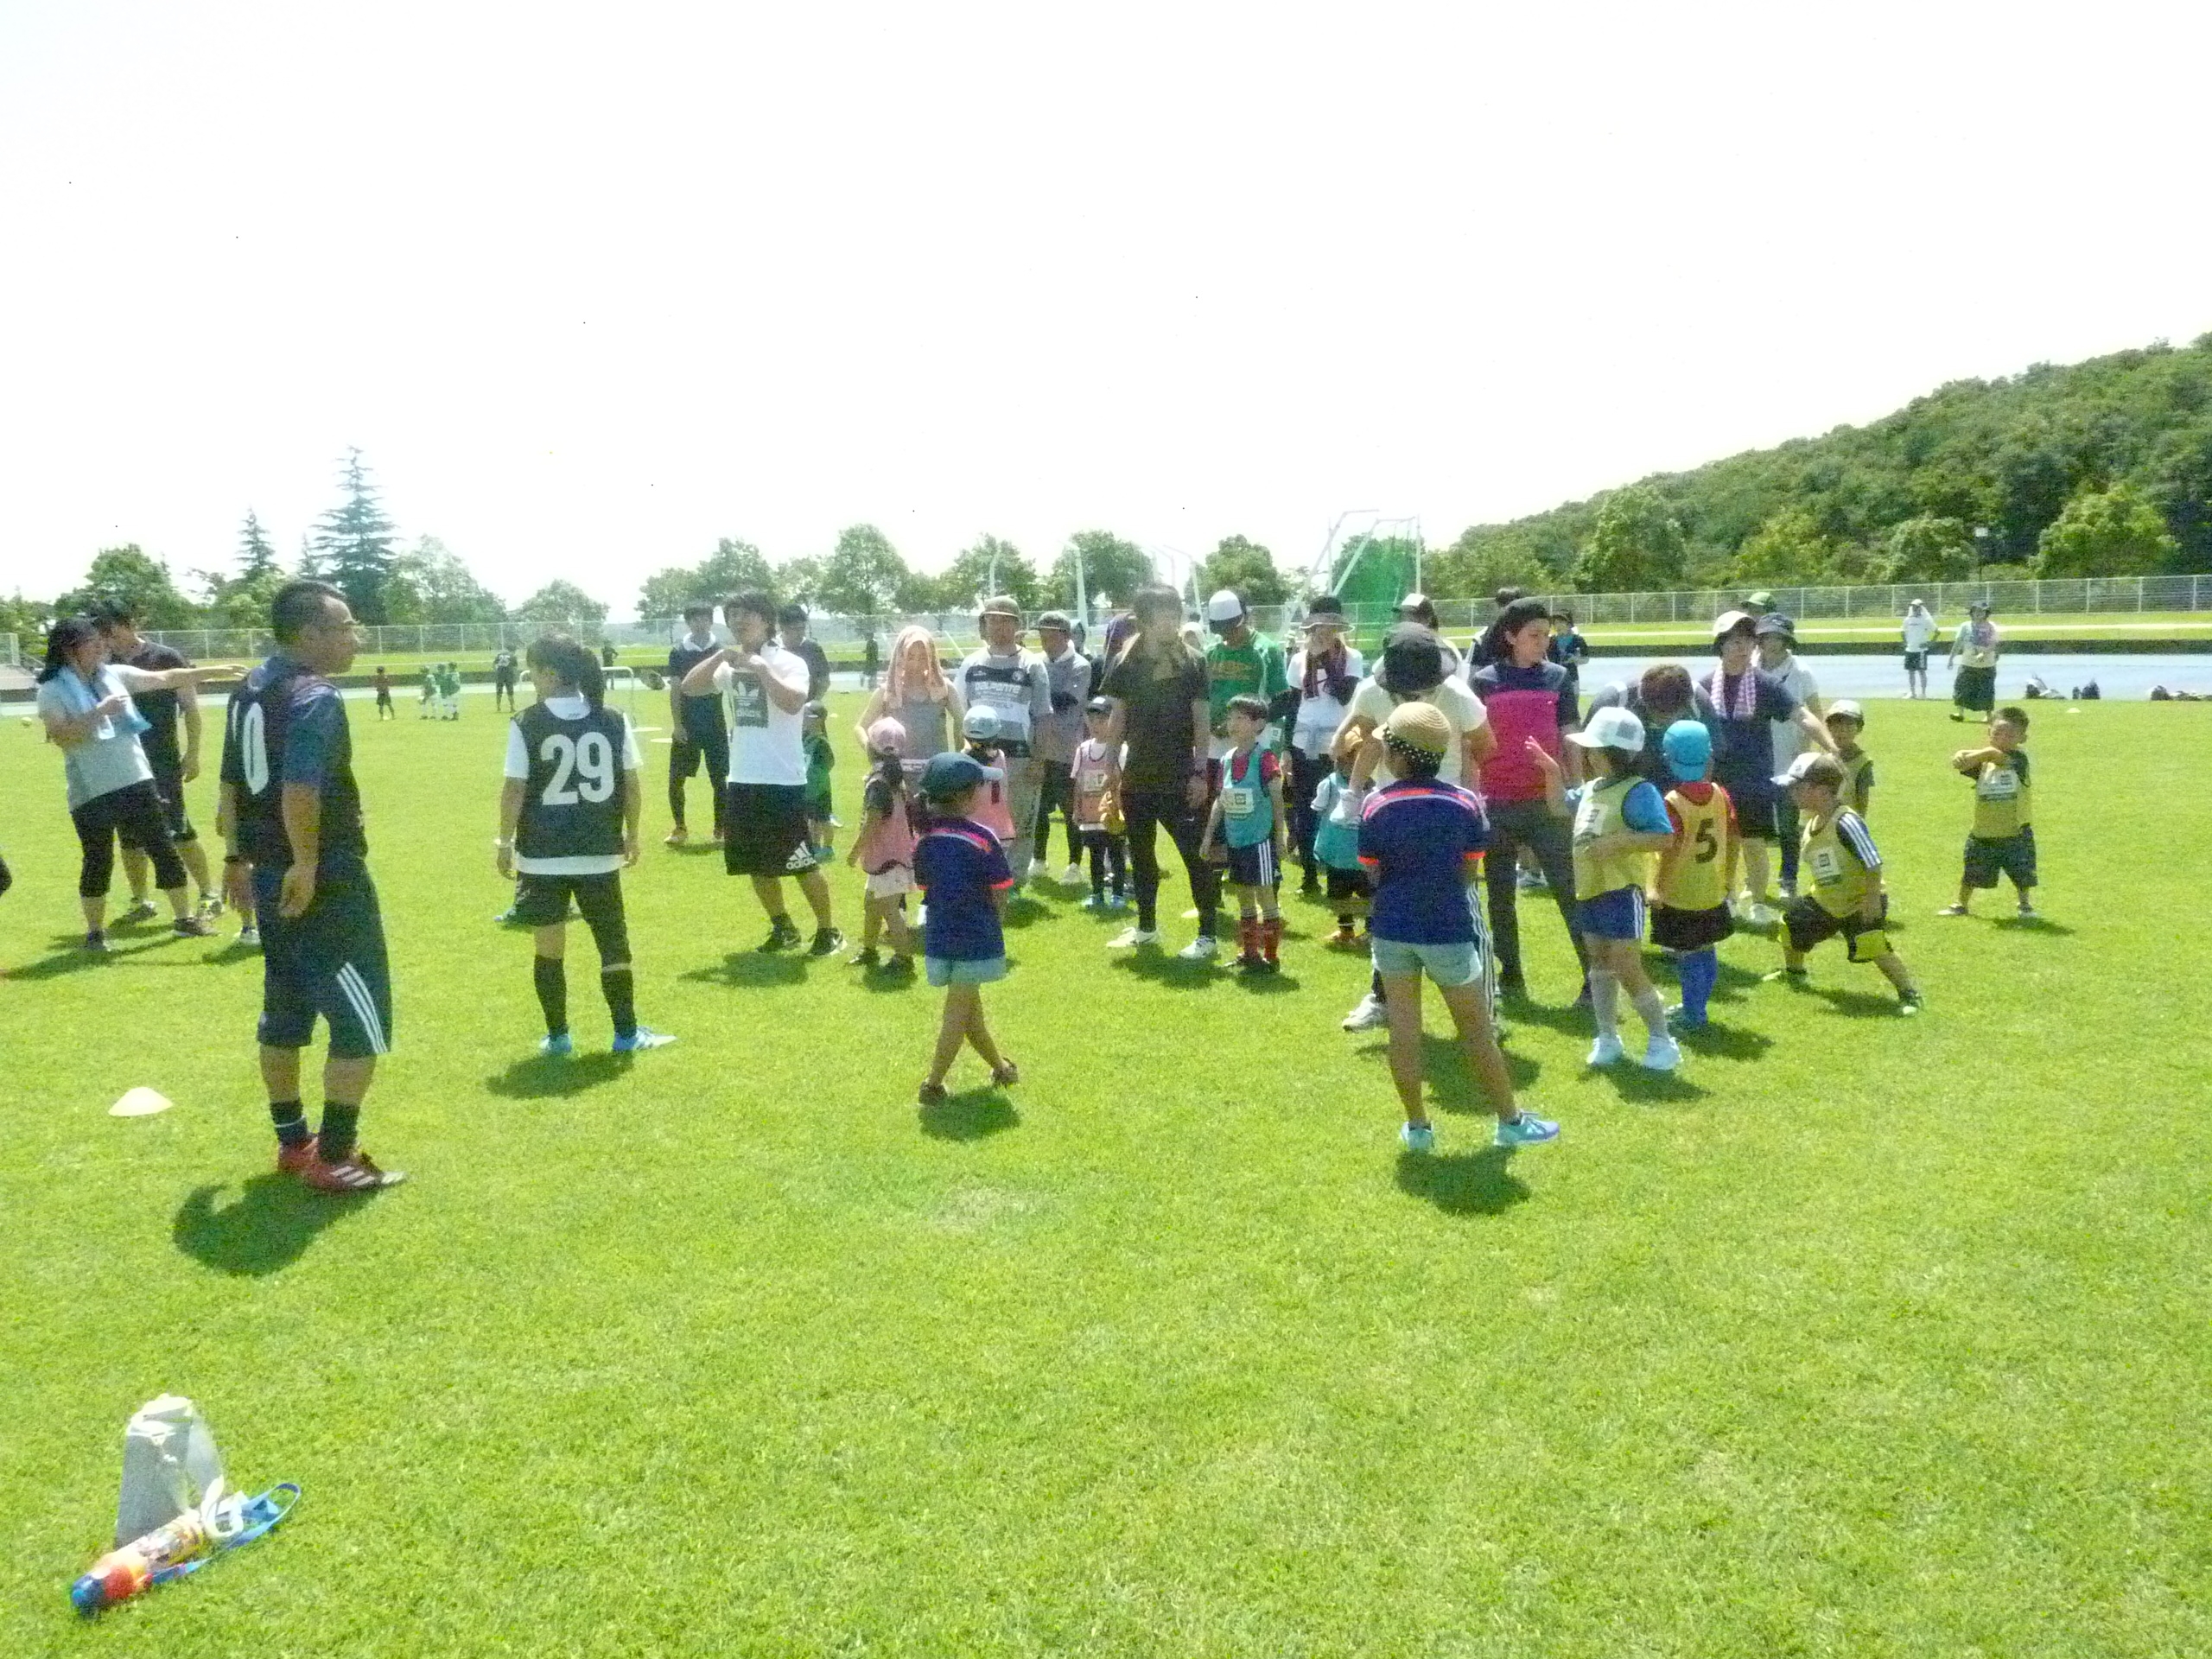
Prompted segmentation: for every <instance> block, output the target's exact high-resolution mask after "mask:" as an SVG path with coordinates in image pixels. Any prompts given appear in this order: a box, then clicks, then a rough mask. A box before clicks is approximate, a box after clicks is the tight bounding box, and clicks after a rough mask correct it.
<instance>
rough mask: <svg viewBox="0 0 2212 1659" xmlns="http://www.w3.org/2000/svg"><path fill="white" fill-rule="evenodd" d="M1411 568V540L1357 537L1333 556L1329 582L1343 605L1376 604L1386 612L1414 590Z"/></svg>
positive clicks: (1413, 558)
mask: <svg viewBox="0 0 2212 1659" xmlns="http://www.w3.org/2000/svg"><path fill="white" fill-rule="evenodd" d="M1415 568H1416V561H1415V556H1414V543H1412V542H1410V541H1403V540H1399V539H1396V538H1392V539H1389V540H1380V541H1370V540H1369V539H1368V538H1367V537H1354V538H1353V539H1352V540H1351V541H1349V542H1347V543H1344V550H1342V551H1341V552H1339V553H1338V555H1337V559H1336V568H1335V569H1333V570H1332V572H1331V576H1332V584H1331V585H1332V588H1333V589H1334V591H1335V593H1336V595H1337V597H1338V598H1339V599H1341V600H1342V601H1344V604H1345V606H1346V607H1354V606H1379V607H1382V608H1383V610H1385V611H1389V610H1393V609H1395V608H1396V606H1397V603H1398V601H1400V600H1402V599H1403V598H1404V597H1405V596H1406V595H1407V594H1410V593H1411V592H1413V591H1414V569H1415ZM1356 614H1357V613H1356Z"/></svg>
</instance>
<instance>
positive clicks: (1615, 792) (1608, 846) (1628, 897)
mask: <svg viewBox="0 0 2212 1659" xmlns="http://www.w3.org/2000/svg"><path fill="white" fill-rule="evenodd" d="M1567 741H1568V742H1570V743H1573V744H1574V745H1575V746H1576V747H1578V748H1580V749H1582V750H1583V751H1585V756H1584V758H1585V760H1586V761H1587V763H1588V765H1589V769H1590V772H1591V779H1590V781H1589V782H1588V783H1586V784H1584V785H1581V787H1580V788H1578V789H1573V790H1570V789H1568V788H1567V779H1566V777H1565V775H1564V774H1563V773H1561V772H1560V765H1559V762H1558V761H1556V760H1553V759H1552V757H1551V756H1550V755H1549V754H1548V753H1545V751H1544V749H1543V747H1542V746H1541V744H1539V743H1537V741H1535V739H1534V738H1530V739H1529V741H1528V748H1529V756H1530V758H1531V759H1532V760H1535V762H1536V764H1537V766H1539V767H1540V768H1541V771H1542V772H1543V774H1544V797H1545V798H1546V799H1547V800H1548V801H1549V802H1550V804H1551V808H1552V810H1553V811H1554V812H1557V813H1560V814H1561V815H1563V816H1564V815H1572V816H1573V820H1574V899H1575V909H1574V925H1575V931H1577V932H1579V933H1580V934H1581V935H1582V938H1583V941H1584V943H1585V944H1587V945H1588V946H1589V948H1590V1008H1591V1012H1592V1014H1595V1015H1596V1017H1597V1021H1598V1040H1597V1041H1596V1042H1594V1043H1593V1044H1592V1045H1591V1047H1590V1058H1589V1064H1590V1065H1611V1064H1612V1063H1613V1062H1614V1061H1615V1060H1618V1059H1619V1058H1621V1056H1622V1055H1623V1053H1624V1052H1625V1051H1624V1049H1623V1048H1622V1046H1621V1037H1620V1026H1619V1023H1618V1020H1619V1011H1618V996H1619V993H1620V991H1621V990H1622V989H1623V988H1626V989H1627V991H1628V994H1629V1001H1630V1002H1631V1003H1632V1004H1634V1006H1635V1008H1636V1011H1637V1014H1639V1015H1641V1016H1642V1017H1643V1025H1644V1029H1645V1031H1646V1032H1647V1033H1649V1042H1648V1043H1647V1044H1646V1045H1645V1046H1644V1051H1643V1065H1645V1066H1646V1067H1648V1068H1649V1069H1650V1070H1651V1071H1673V1070H1674V1069H1675V1067H1676V1066H1678V1065H1681V1063H1682V1051H1681V1046H1679V1045H1678V1044H1677V1043H1676V1042H1675V1039H1674V1038H1673V1037H1672V1036H1670V1035H1669V1033H1668V1031H1667V1005H1666V1003H1665V1002H1664V1001H1662V1000H1661V999H1660V995H1659V992H1658V988H1656V986H1654V985H1653V984H1652V982H1651V976H1649V974H1647V973H1645V972H1644V971H1643V889H1644V884H1645V883H1646V882H1647V881H1648V880H1649V878H1650V874H1651V855H1653V854H1655V853H1660V852H1663V851H1665V850H1666V849H1668V848H1669V847H1670V846H1672V845H1673V844H1674V839H1675V832H1674V824H1673V823H1672V822H1671V821H1670V820H1669V818H1668V817H1667V804H1666V802H1665V801H1663V800H1662V799H1661V798H1660V795H1659V791H1658V790H1657V788H1656V786H1654V785H1652V784H1651V783H1650V782H1649V780H1648V779H1645V778H1644V777H1643V775H1642V774H1641V773H1639V772H1637V769H1636V757H1637V755H1639V754H1641V753H1643V721H1640V720H1638V719H1637V717H1636V716H1635V715H1631V714H1630V713H1629V711H1628V710H1627V709H1599V710H1598V711H1597V712H1596V713H1594V714H1592V715H1591V716H1590V719H1589V721H1588V722H1587V723H1586V725H1585V726H1584V727H1583V728H1582V729H1581V730H1580V731H1579V732H1573V733H1571V734H1568V737H1567Z"/></svg>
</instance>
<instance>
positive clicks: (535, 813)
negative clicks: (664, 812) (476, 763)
mask: <svg viewBox="0 0 2212 1659" xmlns="http://www.w3.org/2000/svg"><path fill="white" fill-rule="evenodd" d="M530 677H531V684H532V685H533V686H534V687H535V688H536V690H537V702H533V703H531V706H530V707H529V708H528V709H524V711H523V712H522V713H520V714H518V715H516V716H515V717H514V718H513V720H512V721H511V722H510V723H509V725H508V727H507V759H506V766H505V776H506V781H505V784H504V785H502V786H501V788H500V791H499V839H498V841H497V842H496V843H495V845H496V853H495V858H494V862H495V863H496V864H497V866H498V868H499V874H501V875H503V876H507V877H511V878H515V879H516V880H517V886H516V889H515V905H514V919H515V920H516V921H517V922H518V923H519V924H520V925H523V926H525V927H528V928H530V929H531V930H532V932H533V936H534V943H535V950H534V953H533V955H532V957H531V982H532V983H533V984H534V985H535V986H536V988H537V1006H538V1007H539V1009H540V1011H541V1012H543V1014H544V1016H545V1040H544V1041H543V1043H541V1044H539V1045H538V1052H540V1053H541V1054H544V1055H546V1056H548V1057H549V1058H558V1059H565V1058H568V1057H569V1055H572V1054H574V1053H575V1039H574V1038H573V1037H572V1036H571V1035H570V1034H569V969H568V960H567V958H568V948H569V943H568V942H569V905H570V903H571V902H573V903H574V904H575V907H576V910H577V911H578V912H579V913H580V914H582V917H583V918H584V925H585V926H587V927H588V928H590V929H591V937H592V943H593V944H594V945H596V946H597V947H598V950H599V988H600V993H601V995H603V996H605V997H606V999H607V1014H608V1015H609V1016H610V1017H611V1018H612V1020H613V1025H614V1052H616V1053H617V1054H635V1053H639V1052H643V1051H645V1050H646V1049H652V1048H660V1047H663V1046H665V1045H667V1044H669V1043H672V1042H674V1041H675V1040H676V1039H674V1038H673V1037H671V1036H670V1035H669V1034H668V1033H665V1032H659V1031H654V1030H653V1029H652V1028H651V1027H646V1026H641V1025H639V1023H638V1009H637V976H636V974H635V972H634V971H633V970H632V967H631V963H630V925H629V920H628V918H627V917H626V914H625V912H624V910H623V905H622V872H623V871H624V870H625V869H627V868H632V867H634V866H635V865H636V863H637V861H638V820H639V813H640V811H641V810H642V807H643V804H644V798H645V791H644V789H643V787H642V786H641V785H639V772H640V771H641V770H642V769H643V767H644V765H645V761H644V759H643V757H642V756H640V755H639V753H638V734H636V733H635V732H634V731H632V729H631V728H630V719H629V716H628V715H625V714H622V713H620V711H619V710H616V709H609V708H608V707H607V681H606V671H605V670H603V669H601V667H600V665H599V664H598V663H597V662H596V661H594V659H593V657H592V654H591V652H589V651H588V649H586V648H585V647H584V646H582V645H578V644H577V643H576V642H575V640H573V639H561V638H556V637H548V638H545V639H539V640H537V641H536V642H534V643H533V644H532V645H531V648H530Z"/></svg>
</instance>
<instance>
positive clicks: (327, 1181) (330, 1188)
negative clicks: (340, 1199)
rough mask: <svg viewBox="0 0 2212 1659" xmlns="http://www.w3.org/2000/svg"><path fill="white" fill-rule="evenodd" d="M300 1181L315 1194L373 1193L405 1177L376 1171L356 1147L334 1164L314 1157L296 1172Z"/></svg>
mask: <svg viewBox="0 0 2212 1659" xmlns="http://www.w3.org/2000/svg"><path fill="white" fill-rule="evenodd" d="M300 1179H302V1180H303V1181H305V1182H306V1183H307V1184H308V1185H309V1186H311V1187H313V1188H315V1191H316V1192H377V1191H378V1190H380V1189H381V1188H384V1187H387V1186H397V1185H399V1184H400V1183H401V1182H402V1181H404V1180H405V1179H407V1177H406V1175H405V1174H404V1173H403V1172H401V1171H399V1170H397V1169H390V1170H386V1169H378V1167H377V1165H376V1160H375V1159H373V1158H372V1157H370V1156H369V1154H367V1153H365V1152H363V1151H362V1150H361V1149H360V1148H359V1147H355V1148H354V1149H353V1151H352V1152H350V1153H348V1154H346V1156H345V1157H343V1158H340V1160H338V1161H337V1162H336V1163H334V1164H327V1163H325V1162H323V1160H321V1158H317V1159H316V1160H315V1161H314V1162H313V1163H311V1164H309V1165H308V1166H307V1167H306V1168H305V1169H303V1170H302V1171H301V1172H300Z"/></svg>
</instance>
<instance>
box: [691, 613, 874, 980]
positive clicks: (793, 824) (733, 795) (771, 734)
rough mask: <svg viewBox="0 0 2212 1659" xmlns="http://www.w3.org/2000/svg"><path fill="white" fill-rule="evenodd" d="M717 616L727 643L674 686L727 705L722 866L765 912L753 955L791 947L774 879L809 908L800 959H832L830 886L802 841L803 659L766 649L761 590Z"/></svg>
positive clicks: (840, 941) (768, 619) (770, 636)
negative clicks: (791, 887)
mask: <svg viewBox="0 0 2212 1659" xmlns="http://www.w3.org/2000/svg"><path fill="white" fill-rule="evenodd" d="M722 620H723V621H724V622H726V623H727V624H728V626H729V632H730V639H731V643H730V644H729V645H725V646H723V647H722V648H721V650H719V651H717V652H715V653H714V654H713V655H712V656H710V657H706V658H702V659H701V660H700V661H698V662H697V663H695V664H692V666H691V669H690V672H689V673H687V674H685V675H684V677H683V686H682V689H683V693H684V695H685V696H702V695H703V694H705V693H706V692H709V691H715V692H719V693H721V694H722V695H723V696H727V697H728V699H729V702H730V709H731V717H730V745H729V800H728V807H727V809H726V812H725V817H724V823H725V827H726V834H725V836H724V838H723V841H722V867H723V868H725V869H726V870H728V872H729V874H732V875H741V876H745V877H747V878H748V879H749V880H751V881H752V883H753V893H754V895H755V896H756V897H758V898H759V899H760V907H761V908H762V909H763V910H765V911H766V912H768V937H767V938H766V940H765V941H763V942H762V944H760V950H762V951H763V952H772V951H779V950H791V949H793V948H795V947H796V946H797V945H798V944H799V943H800V942H801V941H800V934H799V931H798V928H797V927H795V926H793V925H792V924H791V915H790V912H788V911H787V910H786V909H785V903H784V878H785V876H791V877H793V878H795V879H796V880H798V889H799V892H800V893H801V894H802V895H803V896H804V898H805V899H806V902H807V906H808V907H809V908H810V909H811V910H812V911H813V912H814V939H813V943H812V944H810V945H809V946H808V954H809V955H810V956H816V957H827V956H832V955H835V954H836V952H837V951H839V950H842V949H843V948H844V944H845V936H844V935H843V934H842V933H840V932H839V931H837V929H836V926H835V925H833V924H832V922H831V920H830V913H829V882H828V881H827V880H824V879H823V874H822V867H821V865H820V864H819V863H818V862H817V861H816V859H815V856H814V851H813V846H812V843H811V842H810V840H809V839H808V836H807V823H806V744H805V742H804V740H803V739H802V737H801V736H800V734H799V710H800V709H804V707H805V706H806V702H807V696H806V684H807V678H806V662H805V659H804V658H801V657H799V656H798V655H797V654H796V653H795V652H788V651H785V650H784V649H783V648H782V647H781V646H779V645H777V644H776V641H775V629H776V601H774V600H773V599H772V598H770V597H769V596H768V595H767V594H764V593H760V592H753V593H743V594H739V595H738V596H737V597H736V598H734V599H733V600H731V601H729V602H728V604H727V605H725V606H724V607H722Z"/></svg>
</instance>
